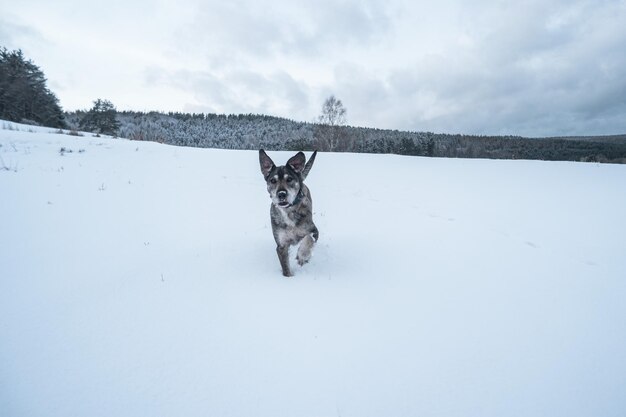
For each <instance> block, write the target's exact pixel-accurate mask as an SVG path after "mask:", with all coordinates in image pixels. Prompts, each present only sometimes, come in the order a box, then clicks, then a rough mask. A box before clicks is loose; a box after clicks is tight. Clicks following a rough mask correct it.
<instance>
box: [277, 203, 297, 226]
mask: <svg viewBox="0 0 626 417" xmlns="http://www.w3.org/2000/svg"><path fill="white" fill-rule="evenodd" d="M278 212H279V213H280V219H281V220H282V221H283V222H285V224H286V225H287V226H288V227H296V222H294V221H293V220H292V219H291V218H290V217H289V214H287V210H285V209H283V208H281V207H279V208H278Z"/></svg>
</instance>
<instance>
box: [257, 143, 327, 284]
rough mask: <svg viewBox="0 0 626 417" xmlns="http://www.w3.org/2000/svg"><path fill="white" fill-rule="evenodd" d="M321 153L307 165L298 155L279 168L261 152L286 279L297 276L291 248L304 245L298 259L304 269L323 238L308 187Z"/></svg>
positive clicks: (299, 154) (304, 158) (279, 256)
mask: <svg viewBox="0 0 626 417" xmlns="http://www.w3.org/2000/svg"><path fill="white" fill-rule="evenodd" d="M316 155H317V152H314V153H313V155H312V156H311V159H309V162H307V163H306V164H305V161H306V157H305V156H304V154H303V153H302V152H298V153H297V154H296V155H294V156H293V157H291V158H290V159H289V161H287V163H286V164H285V165H282V166H279V167H277V166H276V165H275V164H274V162H273V161H272V160H271V158H270V157H269V156H267V154H266V153H265V151H264V150H262V149H261V150H260V151H259V163H260V165H261V173H262V174H263V178H265V182H266V183H267V191H268V192H269V194H270V198H271V199H272V205H271V207H270V219H271V222H272V233H273V234H274V240H275V241H276V253H277V254H278V260H279V261H280V266H281V268H282V270H283V275H284V276H286V277H290V276H293V274H292V273H291V268H290V267H289V248H290V247H291V246H294V245H298V244H299V245H300V246H299V248H298V255H297V257H296V259H297V261H298V264H299V265H300V266H302V265H304V264H305V263H307V262H308V261H309V259H310V258H311V252H312V251H313V247H314V246H315V242H317V239H318V237H319V232H318V230H317V227H316V226H315V223H313V201H312V199H311V192H310V191H309V188H308V187H307V186H306V185H304V179H305V178H306V176H307V175H308V173H309V171H310V170H311V167H312V166H313V161H315V156H316Z"/></svg>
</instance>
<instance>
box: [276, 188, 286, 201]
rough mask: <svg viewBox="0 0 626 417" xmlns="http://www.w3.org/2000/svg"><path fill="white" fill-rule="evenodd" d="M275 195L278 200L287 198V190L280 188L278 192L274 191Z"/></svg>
mask: <svg viewBox="0 0 626 417" xmlns="http://www.w3.org/2000/svg"><path fill="white" fill-rule="evenodd" d="M276 196H278V199H279V200H284V199H285V198H287V191H285V190H280V191H279V192H277V193H276Z"/></svg>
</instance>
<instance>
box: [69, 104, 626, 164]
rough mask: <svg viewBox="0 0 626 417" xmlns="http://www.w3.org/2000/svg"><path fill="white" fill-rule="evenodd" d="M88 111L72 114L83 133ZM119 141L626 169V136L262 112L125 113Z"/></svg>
mask: <svg viewBox="0 0 626 417" xmlns="http://www.w3.org/2000/svg"><path fill="white" fill-rule="evenodd" d="M83 116H84V112H81V111H78V112H71V113H66V120H67V122H68V124H69V125H70V126H71V127H74V128H77V127H78V124H79V121H80V119H81V118H82V117H83ZM117 118H118V120H119V121H120V124H121V127H120V130H119V135H120V136H121V137H126V138H130V139H134V140H147V141H156V142H162V143H168V144H172V145H181V146H193V147H202V148H220V149H259V148H264V149H268V150H296V149H302V150H313V149H319V150H321V151H336V152H358V153H390V154H399V155H420V156H435V157H451V158H489V159H539V160H552V161H556V160H567V161H595V162H612V163H626V135H615V136H597V137H551V138H524V137H519V136H476V135H450V134H441V133H432V132H407V131H399V130H383V129H372V128H363V127H352V126H342V127H336V128H330V127H328V126H324V125H319V124H315V123H306V122H298V121H294V120H289V119H284V118H279V117H273V116H265V115H256V114H239V115H223V114H188V113H160V112H149V113H143V112H133V111H124V112H119V113H118V116H117Z"/></svg>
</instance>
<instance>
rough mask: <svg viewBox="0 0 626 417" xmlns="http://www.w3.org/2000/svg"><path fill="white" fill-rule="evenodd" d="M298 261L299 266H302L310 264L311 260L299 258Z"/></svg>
mask: <svg viewBox="0 0 626 417" xmlns="http://www.w3.org/2000/svg"><path fill="white" fill-rule="evenodd" d="M296 261H298V265H300V266H302V265H304V264H306V263H308V262H309V258H305V257H300V256H297V257H296Z"/></svg>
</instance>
